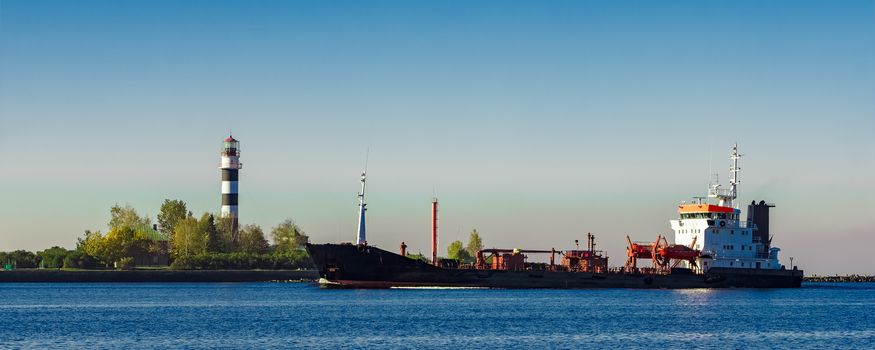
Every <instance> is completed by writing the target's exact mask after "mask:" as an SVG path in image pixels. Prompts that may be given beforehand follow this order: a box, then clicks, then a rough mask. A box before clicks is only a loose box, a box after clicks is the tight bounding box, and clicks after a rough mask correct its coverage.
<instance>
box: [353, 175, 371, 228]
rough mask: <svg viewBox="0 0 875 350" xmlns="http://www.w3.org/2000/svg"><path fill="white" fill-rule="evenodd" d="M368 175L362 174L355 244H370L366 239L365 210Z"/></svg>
mask: <svg viewBox="0 0 875 350" xmlns="http://www.w3.org/2000/svg"><path fill="white" fill-rule="evenodd" d="M366 178H367V175H366V173H365V172H362V179H361V182H362V191H361V192H359V194H358V197H359V227H358V236H356V240H355V244H368V241H367V240H366V239H365V210H367V208H366V205H367V204H365V180H366Z"/></svg>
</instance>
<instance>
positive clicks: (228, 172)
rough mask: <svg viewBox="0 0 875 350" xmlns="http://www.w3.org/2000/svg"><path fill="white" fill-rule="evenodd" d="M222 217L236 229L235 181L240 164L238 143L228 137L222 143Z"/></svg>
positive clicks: (231, 137)
mask: <svg viewBox="0 0 875 350" xmlns="http://www.w3.org/2000/svg"><path fill="white" fill-rule="evenodd" d="M219 168H220V169H222V216H227V217H231V218H232V219H233V222H234V227H235V228H236V227H237V180H238V171H239V170H240V169H241V168H243V164H242V163H240V142H239V141H237V140H235V139H234V137H233V136H230V135H229V136H228V138H226V139H225V142H224V143H222V165H221V166H220V167H219Z"/></svg>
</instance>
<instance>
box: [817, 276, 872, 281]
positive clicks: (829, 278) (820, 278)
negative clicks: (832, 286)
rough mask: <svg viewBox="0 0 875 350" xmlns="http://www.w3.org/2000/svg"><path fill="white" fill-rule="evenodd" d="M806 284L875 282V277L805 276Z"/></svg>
mask: <svg viewBox="0 0 875 350" xmlns="http://www.w3.org/2000/svg"><path fill="white" fill-rule="evenodd" d="M803 281H804V282H875V276H863V275H844V276H839V275H835V276H817V275H814V276H805V277H804V279H803Z"/></svg>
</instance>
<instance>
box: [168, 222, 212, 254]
mask: <svg viewBox="0 0 875 350" xmlns="http://www.w3.org/2000/svg"><path fill="white" fill-rule="evenodd" d="M204 238H205V235H204V233H203V232H201V230H200V227H199V225H198V221H197V220H196V219H195V218H193V217H187V218H185V219H182V220H180V221H179V222H177V223H176V227H175V228H174V229H173V236H172V237H171V239H170V243H171V244H170V247H171V248H170V252H171V255H172V256H173V257H174V258H180V257H187V256H191V255H196V254H202V253H205V252H206V248H207V245H206V240H205V239H204Z"/></svg>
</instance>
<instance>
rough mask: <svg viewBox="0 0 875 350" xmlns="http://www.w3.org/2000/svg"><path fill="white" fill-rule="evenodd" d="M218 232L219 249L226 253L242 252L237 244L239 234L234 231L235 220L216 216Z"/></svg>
mask: <svg viewBox="0 0 875 350" xmlns="http://www.w3.org/2000/svg"><path fill="white" fill-rule="evenodd" d="M215 221H216V230H217V231H218V238H219V244H218V246H219V249H220V250H221V251H222V252H225V253H233V252H237V251H240V247H239V245H238V244H237V240H238V239H237V237H238V232H237V231H236V230H234V219H233V218H231V217H230V216H221V215H220V216H216V219H215Z"/></svg>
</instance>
